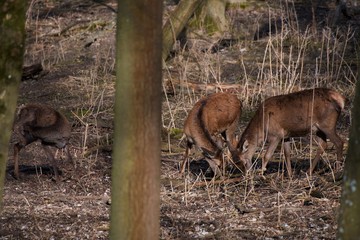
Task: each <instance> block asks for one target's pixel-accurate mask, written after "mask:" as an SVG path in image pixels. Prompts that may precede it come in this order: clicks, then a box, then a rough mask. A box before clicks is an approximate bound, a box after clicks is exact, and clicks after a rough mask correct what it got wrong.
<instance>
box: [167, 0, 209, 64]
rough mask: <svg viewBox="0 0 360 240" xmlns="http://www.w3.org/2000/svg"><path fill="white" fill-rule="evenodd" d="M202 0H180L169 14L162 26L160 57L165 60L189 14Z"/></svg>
mask: <svg viewBox="0 0 360 240" xmlns="http://www.w3.org/2000/svg"><path fill="white" fill-rule="evenodd" d="M203 1H204V0H181V1H180V3H179V5H178V6H177V7H176V9H175V10H174V11H173V12H172V13H171V14H170V17H169V19H168V20H167V21H166V23H165V25H164V28H163V50H162V58H163V60H164V61H165V60H166V59H167V57H168V56H169V53H170V51H171V49H172V47H173V45H174V43H175V41H176V38H177V37H178V36H179V34H180V32H181V31H182V30H183V29H184V27H185V26H186V24H187V23H188V21H189V19H190V18H191V16H192V15H193V14H194V12H195V11H196V9H197V8H198V7H199V6H200V4H201V3H202V2H203Z"/></svg>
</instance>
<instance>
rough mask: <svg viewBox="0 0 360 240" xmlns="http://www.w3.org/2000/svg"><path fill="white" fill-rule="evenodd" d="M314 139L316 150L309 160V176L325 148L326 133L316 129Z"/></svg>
mask: <svg viewBox="0 0 360 240" xmlns="http://www.w3.org/2000/svg"><path fill="white" fill-rule="evenodd" d="M315 141H316V142H317V145H318V149H317V151H316V156H315V158H314V159H313V160H311V164H310V168H309V170H308V172H309V175H310V176H311V175H312V173H313V172H314V170H315V168H316V165H317V163H318V162H319V160H320V157H321V154H323V152H324V151H325V148H326V134H325V133H324V132H323V131H317V132H316V136H315Z"/></svg>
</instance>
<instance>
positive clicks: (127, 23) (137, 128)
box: [110, 0, 162, 239]
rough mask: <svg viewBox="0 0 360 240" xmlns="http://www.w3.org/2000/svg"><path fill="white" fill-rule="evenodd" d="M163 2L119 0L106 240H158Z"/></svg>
mask: <svg viewBox="0 0 360 240" xmlns="http://www.w3.org/2000/svg"><path fill="white" fill-rule="evenodd" d="M161 26H162V1H145V0H122V1H118V19H117V34H116V41H117V42H116V47H117V49H116V54H117V55H116V56H117V62H116V72H117V77H116V99H115V133H114V147H113V167H112V203H111V224H110V238H111V239H159V225H160V223H159V215H160V125H161V76H162V68H161V63H162V62H161V50H162V44H161V42H162V39H161V33H162V29H161Z"/></svg>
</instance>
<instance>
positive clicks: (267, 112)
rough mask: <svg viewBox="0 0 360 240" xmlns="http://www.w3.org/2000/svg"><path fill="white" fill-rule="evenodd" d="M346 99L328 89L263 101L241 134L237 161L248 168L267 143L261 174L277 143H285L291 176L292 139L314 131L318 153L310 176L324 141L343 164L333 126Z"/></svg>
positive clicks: (307, 91) (287, 165)
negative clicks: (261, 147)
mask: <svg viewBox="0 0 360 240" xmlns="http://www.w3.org/2000/svg"><path fill="white" fill-rule="evenodd" d="M344 105H345V97H344V96H342V95H341V94H340V93H338V92H336V91H334V90H332V89H327V88H315V89H308V90H303V91H299V92H294V93H290V94H286V95H279V96H274V97H270V98H268V99H266V100H265V101H264V102H263V103H262V104H261V105H260V107H259V108H258V109H257V111H256V113H255V115H254V117H253V118H252V119H251V121H250V123H249V124H248V126H247V127H246V129H245V131H244V132H243V134H242V136H241V138H240V141H239V144H238V149H239V151H240V155H239V158H240V160H242V161H245V162H247V166H251V159H252V157H253V155H254V153H255V150H256V148H257V146H259V145H260V144H263V143H265V142H268V143H269V145H268V148H267V151H266V153H265V156H264V157H263V159H262V173H264V171H265V170H266V165H267V163H268V161H269V160H270V158H271V157H272V155H273V154H274V151H275V149H276V147H277V145H278V144H279V142H280V141H284V153H285V160H286V168H287V172H288V175H289V177H291V176H292V170H291V160H290V150H291V149H290V142H289V138H291V137H301V136H305V135H307V134H309V133H310V132H311V131H314V133H315V134H314V137H315V141H316V142H317V145H318V149H317V153H316V156H315V158H314V159H313V160H312V161H311V162H310V168H309V170H308V172H309V174H310V175H311V174H312V172H313V171H314V169H315V167H316V164H317V163H318V161H319V159H320V157H321V154H322V153H323V152H324V150H325V148H326V139H330V141H331V142H332V143H333V144H334V145H335V148H336V152H337V161H341V160H342V156H343V152H342V151H343V141H342V140H341V138H340V137H339V136H338V134H337V133H336V122H337V120H338V118H339V115H340V113H341V111H342V110H343V109H344Z"/></svg>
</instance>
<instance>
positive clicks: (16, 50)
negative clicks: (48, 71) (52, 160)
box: [0, 0, 26, 208]
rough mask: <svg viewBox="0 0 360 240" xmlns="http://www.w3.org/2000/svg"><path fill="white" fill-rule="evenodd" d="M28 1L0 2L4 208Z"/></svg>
mask: <svg viewBox="0 0 360 240" xmlns="http://www.w3.org/2000/svg"><path fill="white" fill-rule="evenodd" d="M25 10H26V1H23V0H3V1H0V36H1V37H0V126H1V134H0V208H1V199H2V196H3V189H4V179H5V169H6V160H7V158H8V149H9V140H10V135H11V130H12V124H13V120H14V112H15V109H16V103H17V97H18V89H19V85H20V79H21V75H22V70H21V69H22V65H23V55H24V42H25Z"/></svg>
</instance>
